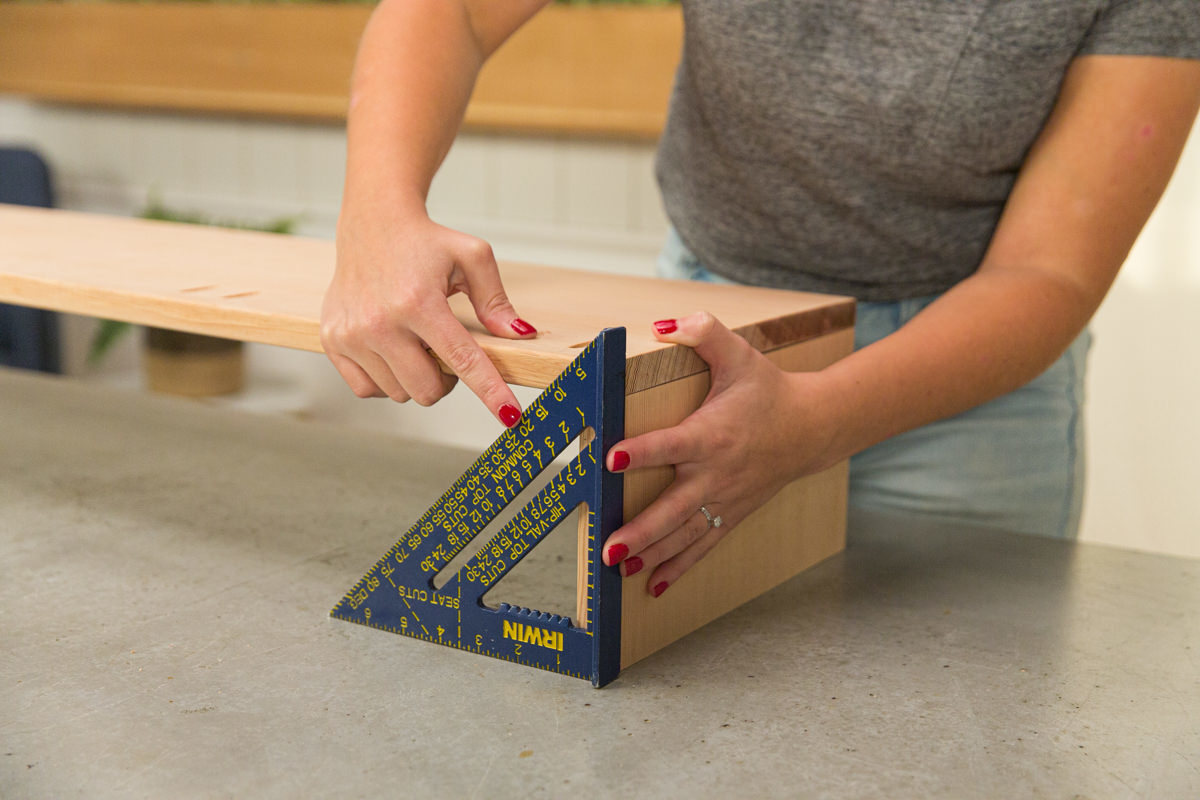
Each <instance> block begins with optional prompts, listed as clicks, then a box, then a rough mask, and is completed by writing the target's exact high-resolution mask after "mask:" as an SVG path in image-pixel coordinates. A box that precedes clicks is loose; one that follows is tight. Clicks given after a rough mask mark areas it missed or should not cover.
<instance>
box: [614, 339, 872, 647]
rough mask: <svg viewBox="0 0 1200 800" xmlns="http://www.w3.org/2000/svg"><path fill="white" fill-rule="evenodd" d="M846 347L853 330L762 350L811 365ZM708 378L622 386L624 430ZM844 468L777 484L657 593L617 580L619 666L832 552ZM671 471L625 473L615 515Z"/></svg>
mask: <svg viewBox="0 0 1200 800" xmlns="http://www.w3.org/2000/svg"><path fill="white" fill-rule="evenodd" d="M853 347H854V331H853V329H846V330H840V331H836V332H833V333H830V334H827V335H825V336H821V337H820V338H817V339H811V340H808V341H805V342H799V343H797V344H793V345H790V346H788V347H784V348H780V349H778V350H775V351H774V352H772V353H770V354H768V358H770V359H771V360H772V361H773V362H774V363H775V364H777V365H778V366H780V367H781V368H783V369H786V370H789V371H793V372H800V371H812V370H817V369H821V368H822V367H825V366H828V365H829V364H832V363H833V362H834V361H837V360H838V359H840V358H842V357H843V356H845V355H848V354H849V353H850V351H851V350H852V349H853ZM708 387H709V376H708V374H707V373H704V374H700V375H693V376H691V377H688V378H684V379H682V380H677V381H674V382H672V383H670V384H665V385H660V386H657V387H654V388H653V389H650V390H647V391H642V392H637V393H634V394H631V395H629V396H628V397H627V399H626V404H625V433H626V436H636V435H638V434H640V433H643V432H646V431H652V430H658V429H660V428H665V427H668V426H671V425H676V424H678V423H679V422H681V421H682V420H683V419H684V418H685V417H686V416H687V415H688V414H690V413H692V411H694V410H695V409H697V408H699V407H700V404H701V403H702V402H703V400H704V397H705V395H706V394H707V393H708ZM748 422H749V421H748ZM848 467H849V462H842V463H841V464H838V465H836V466H834V467H832V468H830V469H828V470H825V471H824V472H820V473H818V474H816V475H810V476H808V477H805V478H801V479H800V480H797V481H794V482H792V483H791V484H789V485H788V486H786V487H784V489H783V490H782V491H781V492H780V493H779V494H777V495H776V496H775V497H774V498H773V499H771V500H770V501H769V502H768V503H767V504H766V505H764V506H763V507H762V508H760V509H759V510H758V511H756V512H755V513H754V514H752V515H751V516H750V517H749V518H747V519H746V520H745V521H743V522H742V524H741V525H739V526H738V527H737V528H736V529H734V530H733V531H731V532H730V533H729V534H728V535H726V536H725V538H724V539H722V540H721V542H720V544H718V545H717V546H716V547H715V548H714V549H713V551H712V552H711V553H709V554H708V556H707V557H705V558H704V559H703V560H702V561H701V562H700V563H698V564H697V565H695V566H694V567H692V568H691V569H690V570H688V572H687V573H686V574H684V576H683V577H682V578H680V579H679V580H678V581H677V582H676V583H675V584H674V585H673V586H671V587H670V588H669V589H668V590H667V591H666V592H665V593H664V594H663V595H662V596H661V597H658V598H652V597H651V596H650V595H649V594H647V592H646V579H647V578H648V577H649V576H648V575H646V576H640V575H639V576H634V577H633V578H630V579H626V580H625V582H624V588H623V591H622V595H621V668H622V669H624V668H626V667H628V666H629V665H630V664H633V663H634V662H636V661H640V660H641V659H643V658H645V657H646V656H648V655H650V654H651V653H653V652H655V651H657V650H661V649H662V648H663V647H666V646H667V645H668V644H670V643H671V642H674V641H675V640H677V639H679V638H681V637H683V636H685V635H687V634H688V633H691V632H692V631H694V630H696V629H697V628H700V627H701V626H703V625H705V624H707V623H709V622H711V621H712V620H714V619H716V618H717V617H719V616H721V615H722V614H724V613H726V612H728V611H730V610H732V609H734V608H737V607H738V606H740V605H741V604H743V603H745V602H747V601H749V600H752V599H753V598H755V597H757V596H758V595H760V594H762V593H763V592H765V591H767V590H768V589H770V588H771V587H773V586H776V585H778V584H780V583H782V582H783V581H785V580H787V579H788V578H791V577H792V576H794V575H797V574H799V573H800V572H802V571H804V570H805V569H808V568H809V567H811V566H813V565H814V564H817V563H818V562H820V561H823V560H825V559H826V558H828V557H829V556H831V555H834V554H835V553H837V552H840V551H841V550H842V549H843V548H844V547H845V542H846V490H847V480H848V476H849V469H848ZM674 477H675V470H674V468H672V467H661V468H654V469H640V470H635V471H633V472H630V473H628V474H627V475H626V476H625V521H626V522H628V521H629V520H631V519H633V517H634V516H636V515H637V514H638V513H639V512H641V511H642V509H644V508H645V507H646V506H648V505H649V504H650V503H651V502H652V501H653V500H654V499H655V498H657V497H658V496H659V495H660V494H662V492H663V490H664V489H666V488H667V486H668V485H670V483H671V481H672V480H674ZM713 499H714V500H719V499H720V498H713Z"/></svg>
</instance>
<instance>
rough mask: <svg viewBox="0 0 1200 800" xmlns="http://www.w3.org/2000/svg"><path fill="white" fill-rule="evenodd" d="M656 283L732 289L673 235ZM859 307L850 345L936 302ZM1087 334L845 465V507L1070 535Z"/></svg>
mask: <svg viewBox="0 0 1200 800" xmlns="http://www.w3.org/2000/svg"><path fill="white" fill-rule="evenodd" d="M658 273H659V276H660V277H664V278H673V279H676V280H701V281H709V282H712V283H733V281H730V280H728V279H726V278H723V277H721V276H719V275H715V274H713V273H712V272H709V271H708V270H707V269H706V268H705V267H704V265H703V264H701V263H700V262H699V261H698V260H697V258H696V256H695V255H693V254H692V253H691V252H690V251H689V250H688V249H687V247H686V246H685V245H684V244H683V242H682V241H680V239H679V237H678V235H677V234H676V233H675V232H674V231H673V230H672V231H670V232H669V235H668V238H667V242H666V244H665V245H664V247H663V251H662V253H661V254H660V255H659V259H658ZM936 299H937V298H936V296H934V297H922V298H915V299H910V300H901V301H898V302H894V303H859V304H858V315H857V322H856V324H855V333H854V347H855V349H856V350H857V349H859V348H862V347H866V346H867V345H869V344H871V343H872V342H875V341H878V340H879V339H882V338H883V337H884V336H887V335H889V334H891V333H893V332H895V331H896V330H899V328H900V327H901V326H902V325H904V324H905V323H906V322H908V321H909V320H910V319H912V318H913V317H914V316H916V315H917V313H919V312H920V311H921V310H922V309H923V308H925V307H926V306H927V305H929V304H930V303H932V302H933V301H934V300H936ZM1090 345H1091V336H1090V334H1089V332H1088V331H1086V330H1085V331H1084V332H1083V333H1082V334H1080V336H1079V337H1078V338H1077V339H1076V340H1075V341H1074V342H1073V343H1072V344H1071V346H1070V347H1069V348H1068V349H1067V351H1066V352H1065V353H1064V354H1063V355H1062V357H1060V358H1059V359H1058V360H1057V361H1056V362H1055V363H1054V364H1052V365H1051V366H1050V367H1049V368H1048V369H1047V370H1046V371H1045V372H1043V373H1042V374H1041V375H1039V376H1038V377H1037V378H1035V379H1034V380H1032V381H1030V382H1029V383H1028V384H1026V385H1025V386H1022V387H1021V388H1019V389H1017V390H1015V391H1012V392H1009V393H1008V394H1005V395H1002V396H1001V397H998V398H996V399H994V400H991V401H989V402H987V403H984V404H983V405H980V406H977V407H975V408H973V409H970V410H969V411H964V412H963V413H961V414H957V415H955V416H953V417H949V418H947V419H943V420H940V421H938V422H934V423H932V424H929V425H925V426H923V427H921V428H916V429H914V430H911V431H908V432H906V433H902V434H900V435H898V436H894V437H892V438H891V439H888V440H886V441H884V442H881V443H879V444H877V445H875V446H874V447H871V448H868V449H867V450H864V451H863V452H861V453H858V454H857V455H855V456H854V457H853V458H851V459H850V505H851V507H853V508H860V509H865V510H870V511H894V512H904V513H916V514H922V515H926V516H933V517H937V518H940V519H944V520H947V521H953V522H963V523H968V524H972V525H982V526H986V527H993V528H1001V529H1004V530H1009V531H1016V532H1021V533H1033V534H1040V535H1043V536H1055V537H1063V538H1073V537H1075V536H1076V535H1077V533H1078V530H1079V516H1080V511H1081V508H1082V503H1083V479H1084V458H1083V445H1084V438H1083V433H1084V431H1083V399H1084V394H1083V393H1084V376H1085V369H1086V362H1087V353H1088V349H1089V347H1090Z"/></svg>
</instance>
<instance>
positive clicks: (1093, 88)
mask: <svg viewBox="0 0 1200 800" xmlns="http://www.w3.org/2000/svg"><path fill="white" fill-rule="evenodd" d="M543 4H544V3H543V2H542V1H541V0H510V1H509V2H497V1H496V0H490V2H489V1H488V0H384V2H383V3H382V4H381V5H380V7H379V8H378V9H377V11H376V13H375V15H374V16H373V17H372V20H371V22H370V24H369V26H368V28H367V31H366V33H365V34H364V38H363V42H362V46H361V49H360V53H359V58H358V64H357V67H356V74H355V80H354V88H353V95H352V99H351V110H350V121H349V128H348V135H349V158H348V169H347V181H346V194H345V199H344V202H343V209H342V216H341V219H340V221H339V230H338V265H337V270H336V273H335V276H334V279H333V283H332V284H331V286H330V289H329V292H328V294H327V296H326V301H325V308H324V311H323V325H322V333H323V341H324V344H325V349H326V352H327V353H328V354H329V356H330V358H331V360H332V361H333V363H334V365H335V366H336V367H337V369H338V371H339V372H340V373H341V375H342V376H343V378H344V379H345V380H346V382H347V383H348V384H349V385H350V386H351V388H352V389H353V390H354V391H355V393H356V394H358V395H359V396H362V397H370V396H388V397H391V398H393V399H394V400H397V401H400V402H403V401H406V400H408V399H410V398H411V399H415V400H416V401H417V402H419V403H421V404H430V403H433V402H435V401H436V400H438V399H439V398H440V397H441V396H443V395H444V394H445V393H446V392H448V391H449V390H450V388H451V387H452V386H453V382H454V379H453V378H448V377H446V376H444V375H442V374H441V373H440V371H439V370H438V368H437V365H436V364H435V362H434V361H433V359H432V358H431V357H430V356H429V354H428V353H427V352H426V351H425V349H424V345H428V346H429V347H430V348H431V349H432V350H433V351H434V352H435V353H437V354H438V355H439V356H441V357H442V359H443V360H444V361H445V362H446V363H447V364H449V365H450V367H451V368H452V369H454V371H455V373H456V374H457V375H458V376H459V377H461V378H462V379H463V380H464V381H465V382H466V383H467V385H468V386H469V387H470V388H471V389H472V390H473V391H474V392H475V393H476V394H477V395H478V396H479V397H480V399H481V400H483V402H484V403H485V404H486V405H487V407H488V408H489V409H490V410H492V412H493V413H494V414H495V415H496V416H497V418H499V419H500V420H501V421H502V422H503V423H504V424H506V425H510V426H511V425H513V424H515V422H516V421H517V420H518V419H519V418H520V410H519V408H518V406H517V402H516V400H515V398H514V396H513V395H512V392H511V390H510V389H509V388H508V387H507V386H506V385H505V384H504V382H503V381H502V380H501V378H500V376H499V374H498V373H497V371H496V369H495V367H494V366H493V365H492V364H491V363H490V362H489V361H488V359H487V358H486V357H485V356H484V355H483V352H482V351H481V350H480V349H479V347H478V346H477V345H476V344H475V342H474V341H473V340H472V338H471V337H470V335H469V334H468V333H467V332H466V330H465V329H464V328H463V327H462V326H461V325H460V324H459V323H458V322H457V320H455V318H454V317H453V315H452V314H451V313H450V311H449V309H448V307H447V305H446V302H445V298H446V296H448V295H449V294H452V293H454V292H456V291H464V292H466V293H467V294H468V295H469V296H470V298H471V302H472V304H473V306H474V308H475V311H476V314H477V315H478V317H479V319H480V321H481V322H482V323H483V324H484V326H485V327H486V328H487V329H488V330H489V331H490V332H491V333H492V334H494V335H497V336H506V337H522V336H533V335H536V331H535V329H534V327H533V326H532V325H531V324H529V323H528V322H525V321H524V320H523V319H521V317H520V316H519V315H518V314H517V311H516V310H515V309H513V307H512V306H511V304H510V303H509V302H508V300H507V298H506V297H505V295H504V290H503V286H502V284H501V280H500V276H499V274H498V271H497V269H496V264H495V260H494V258H493V256H492V253H491V249H490V248H489V247H488V245H487V244H486V243H485V242H482V241H480V240H478V239H475V238H473V237H470V236H468V235H466V234H462V233H458V232H456V231H451V230H448V229H446V228H442V227H440V226H438V225H437V224H435V223H434V222H432V221H431V220H430V219H429V217H428V216H427V214H426V212H425V202H424V201H425V195H426V193H427V191H428V188H429V183H430V181H431V180H432V177H433V174H434V172H435V171H436V169H437V166H438V165H439V164H440V162H441V160H442V158H444V157H445V154H446V152H447V151H448V150H449V147H450V144H451V142H452V141H453V138H454V134H455V131H456V129H457V126H458V124H459V122H460V120H461V117H462V114H463V110H464V108H465V106H466V102H467V99H468V97H469V94H470V90H471V86H472V83H473V80H474V77H475V75H476V74H477V72H478V69H479V67H480V66H481V65H482V63H483V61H484V60H485V59H486V57H487V56H488V55H489V54H490V53H491V52H493V51H494V50H495V49H496V47H498V46H499V45H500V43H501V42H503V40H504V39H505V38H506V37H507V36H508V35H509V34H511V33H512V32H513V31H514V30H515V29H516V28H517V27H519V26H520V25H521V24H522V23H523V22H524V21H525V20H527V19H528V18H529V17H531V16H532V15H533V14H534V13H535V12H536V11H537V10H538V8H539V7H541V6H542V5H543ZM684 12H685V24H686V41H685V47H684V58H683V61H682V63H681V65H680V70H679V74H678V76H677V79H676V87H675V93H674V95H673V98H672V105H671V113H670V119H669V122H668V125H667V128H666V130H665V132H664V135H663V140H662V143H661V145H660V151H659V161H658V172H659V181H660V184H661V186H662V189H663V197H664V202H665V205H666V208H667V212H668V216H669V217H670V219H671V221H672V223H673V225H674V226H675V228H676V229H677V231H678V232H677V233H676V232H675V231H673V232H672V236H671V240H670V241H669V242H668V245H667V248H666V250H665V252H664V256H665V259H664V261H665V264H664V267H665V270H666V272H667V273H668V274H672V275H675V276H678V277H692V278H700V279H717V280H732V281H739V282H746V283H754V284H760V285H768V286H776V287H781V288H794V289H808V290H816V291H833V292H838V293H842V294H851V295H854V296H855V297H857V298H858V299H859V300H860V301H861V302H860V307H859V315H860V316H859V323H858V330H857V340H858V341H857V342H856V345H857V349H856V351H855V353H854V354H853V355H852V356H850V357H848V358H846V359H843V360H842V361H840V362H838V363H837V364H834V365H833V366H831V367H829V368H827V369H825V370H822V371H821V372H817V373H804V374H787V373H783V372H781V371H779V370H778V369H776V368H775V367H773V366H772V365H770V364H769V363H768V362H767V360H766V359H765V358H763V357H761V356H759V355H758V354H757V353H755V352H754V351H753V350H752V349H751V348H750V347H749V346H748V345H747V344H746V343H745V341H743V340H742V339H741V338H739V337H737V336H735V335H733V334H731V333H730V332H729V331H728V330H726V329H725V328H724V327H723V326H722V325H721V324H720V322H719V321H718V320H715V319H713V318H712V317H711V316H709V315H707V314H704V313H699V314H696V315H693V316H690V317H686V318H683V319H678V320H673V319H672V320H661V321H660V322H658V323H656V324H655V329H656V335H657V336H658V337H659V338H660V339H661V340H663V341H667V342H673V343H677V344H682V345H687V346H690V347H694V348H695V349H696V351H697V352H698V353H699V354H700V355H701V356H702V357H703V358H704V359H705V360H706V361H707V362H708V363H709V365H710V367H711V368H712V376H713V387H712V390H711V392H710V394H709V396H708V398H707V399H706V401H705V403H704V405H703V406H702V407H701V408H700V409H699V410H698V411H697V412H696V413H695V414H693V415H692V416H691V417H689V418H688V419H687V420H685V421H684V422H683V423H681V424H680V425H678V426H676V427H674V428H669V429H666V430H662V431H656V432H653V433H650V434H646V435H644V436H639V437H636V438H634V439H629V440H626V441H624V442H621V443H619V444H618V445H616V446H615V447H614V448H613V449H612V450H611V451H610V452H609V453H608V454H607V466H608V468H609V469H612V470H618V471H619V470H625V469H638V468H641V467H646V466H655V465H663V464H672V465H675V467H676V479H675V481H674V483H673V484H672V485H671V487H670V488H668V489H667V491H666V492H664V493H663V495H662V496H661V497H660V498H659V499H658V500H656V501H655V502H654V503H653V504H652V505H651V506H649V507H648V508H647V509H646V510H645V511H644V512H643V513H642V514H640V515H639V516H638V517H637V518H636V519H634V520H632V521H630V522H629V523H628V524H627V525H625V526H624V527H622V528H621V529H620V530H618V531H616V532H615V533H614V534H613V535H612V536H611V537H610V539H609V540H608V543H607V546H606V550H605V560H606V562H608V563H610V564H617V563H620V564H621V572H622V574H624V575H626V576H629V575H633V574H638V573H641V574H643V575H645V576H646V587H647V591H649V592H651V593H652V594H654V595H655V596H658V595H660V594H662V592H663V591H665V590H666V589H667V588H668V587H669V586H670V585H671V584H672V583H673V582H675V581H676V580H677V579H678V578H679V576H680V575H682V574H683V573H684V572H685V571H686V570H687V569H688V568H689V567H690V566H691V565H692V564H694V563H696V561H698V560H699V559H700V558H702V557H703V556H704V555H705V554H706V553H707V552H708V551H709V550H711V549H712V547H713V546H714V545H715V544H716V543H717V542H718V541H719V539H720V537H721V536H723V535H725V534H726V533H727V532H728V531H730V530H731V529H733V528H734V527H735V526H736V525H737V524H738V523H739V522H740V521H741V520H743V519H745V517H746V516H748V515H749V514H750V513H751V512H752V511H753V510H754V509H756V508H757V507H758V506H760V505H761V504H762V503H764V502H765V501H766V500H768V499H769V498H770V497H771V496H772V495H774V494H775V493H776V492H777V491H778V490H779V489H780V488H781V487H782V486H783V485H785V484H786V483H787V482H788V481H790V480H792V479H794V478H796V477H799V476H801V475H805V474H809V473H812V472H815V471H819V470H821V469H823V468H826V467H828V466H830V465H832V464H835V463H837V462H839V461H841V460H843V459H846V458H849V457H851V456H854V459H853V460H852V469H851V473H852V478H851V502H852V503H853V504H854V505H856V506H860V507H867V508H901V509H907V510H911V511H919V512H924V513H933V514H938V515H941V516H944V517H947V518H951V519H959V520H966V521H971V522H976V523H983V524H992V525H996V526H999V527H1003V528H1006V529H1010V530H1023V531H1028V532H1032V533H1042V534H1046V535H1055V536H1072V535H1074V533H1075V530H1076V527H1077V525H1078V514H1079V506H1080V498H1081V481H1082V472H1081V469H1080V467H1081V463H1080V456H1079V441H1080V439H1079V436H1080V433H1079V426H1080V419H1081V416H1080V402H1081V389H1082V379H1083V366H1084V358H1085V355H1086V350H1087V333H1086V330H1085V326H1086V324H1087V322H1088V320H1089V319H1090V317H1091V316H1092V314H1093V313H1094V312H1095V310H1096V308H1097V307H1098V306H1099V304H1100V301H1101V300H1102V299H1103V297H1104V294H1105V293H1106V291H1107V290H1108V287H1109V286H1110V285H1111V283H1112V281H1113V279H1114V278H1115V276H1116V273H1117V270H1118V269H1119V268H1120V265H1121V263H1122V262H1123V260H1124V258H1125V256H1126V255H1127V253H1128V251H1129V248H1130V247H1131V246H1132V244H1133V242H1134V240H1135V239H1136V237H1137V234H1138V232H1139V231H1140V230H1141V227H1142V225H1143V224H1144V223H1145V220H1146V218H1147V217H1148V215H1149V214H1150V212H1151V210H1152V209H1153V207H1154V205H1155V203H1156V202H1157V200H1158V198H1159V196H1160V195H1161V193H1162V191H1163V189H1164V187H1165V186H1166V183H1167V181H1168V179H1169V177H1170V175H1171V172H1172V170H1173V169H1174V166H1175V163H1176V161H1177V160H1178V157H1179V153H1180V151H1181V150H1182V148H1183V145H1184V142H1185V141H1186V139H1187V135H1188V131H1189V130H1190V127H1191V125H1192V122H1193V120H1194V118H1195V116H1196V111H1197V107H1198V105H1200V62H1198V61H1197V60H1196V59H1200V7H1198V6H1197V4H1196V3H1195V2H1194V0H1055V2H1050V0H1015V1H1014V2H1009V3H985V2H973V3H930V2H928V0H896V1H895V2H891V3H886V4H884V3H868V2H853V3H826V2H820V1H819V0H793V1H792V2H781V1H780V0H770V1H767V0H762V1H759V2H745V3H736V4H734V3H725V2H721V1H720V0H684ZM745 419H754V420H757V421H759V422H758V423H757V424H755V425H752V426H746V425H743V424H741V420H745ZM702 508H703V510H701V509H702ZM716 516H720V517H721V519H722V521H723V523H724V524H722V525H715V524H714V522H715V517H716Z"/></svg>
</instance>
